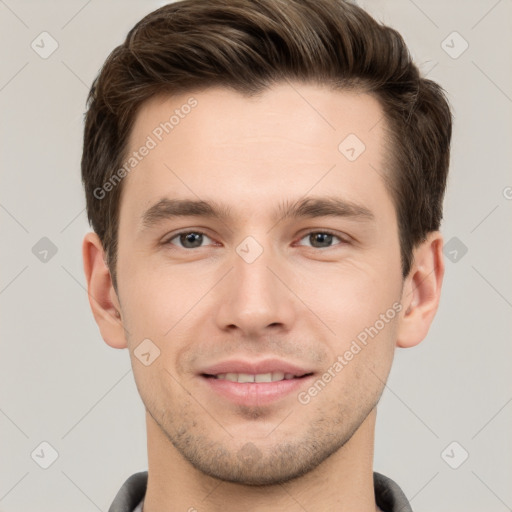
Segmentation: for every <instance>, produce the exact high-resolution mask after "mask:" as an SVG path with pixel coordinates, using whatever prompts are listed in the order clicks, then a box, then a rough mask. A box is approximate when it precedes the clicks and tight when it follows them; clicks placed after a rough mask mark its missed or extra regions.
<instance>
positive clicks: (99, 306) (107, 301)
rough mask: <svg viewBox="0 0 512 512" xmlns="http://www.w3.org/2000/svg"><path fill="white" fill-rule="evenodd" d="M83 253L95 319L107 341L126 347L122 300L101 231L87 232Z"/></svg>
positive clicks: (88, 290) (115, 346) (109, 343)
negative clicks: (118, 294)
mask: <svg viewBox="0 0 512 512" xmlns="http://www.w3.org/2000/svg"><path fill="white" fill-rule="evenodd" d="M82 257H83V263H84V272H85V278H86V281H87V293H88V296H89V304H90V306H91V310H92V313H93V315H94V319H95V320H96V323H97V324H98V327H99V329H100V332H101V336H102V338H103V340H104V341H105V343H107V344H108V345H110V346H111V347H113V348H126V347H127V342H126V338H125V333H124V328H123V323H122V320H121V315H120V304H119V300H118V298H117V294H116V292H115V290H114V286H113V284H112V278H111V276H110V271H109V269H108V266H107V265H106V263H105V252H104V250H103V246H102V244H101V241H100V239H99V237H98V235H97V234H96V233H94V232H90V233H87V234H86V235H85V237H84V240H83V244H82Z"/></svg>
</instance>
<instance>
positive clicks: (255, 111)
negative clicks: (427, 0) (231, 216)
mask: <svg viewBox="0 0 512 512" xmlns="http://www.w3.org/2000/svg"><path fill="white" fill-rule="evenodd" d="M384 125H385V122H384V116H383V111H382V109H381V106H380V104H379V102H378V101H377V100H376V99H375V98H374V97H373V96H371V95H368V94H365V93H360V92H354V91H340V90H337V91H335V90H332V89H330V88H327V87H319V86H316V85H315V86H313V85H305V84H297V83H282V84H279V85H275V86H273V87H271V88H269V89H266V90H264V91H262V92H261V93H260V94H258V95H256V96H253V97H248V96H245V95H242V94H240V93H238V92H235V91H233V90H231V89H227V88H220V87H216V88H209V89H204V90H200V91H191V92H189V93H181V94H178V95H173V96H163V95H161V96H156V97H153V98H151V99H150V100H148V101H147V102H146V103H144V104H143V105H142V107H141V108H140V109H139V112H138V115H137V117H136V120H135V123H134V125H133V128H132V132H131V135H130V140H129V151H128V154H127V158H129V157H130V155H133V154H134V152H135V153H138V156H137V158H138V161H137V162H136V166H135V167H134V168H133V169H132V170H130V172H128V173H127V176H126V178H124V183H123V196H124V198H125V199H126V198H127V197H129V201H122V204H121V209H123V208H124V205H123V202H124V203H129V209H130V210H131V211H132V212H133V211H135V210H136V211H137V212H138V213H139V216H140V213H141V212H142V211H144V210H145V209H146V208H147V206H148V205H149V204H150V203H154V202H156V201H157V200H159V199H161V198H162V197H164V196H172V197H178V198H180V197H183V198H190V197H194V196H196V197H195V198H196V199H197V198H201V199H202V198H204V196H205V195H212V194H213V195H216V197H222V198H224V199H225V202H226V203H228V202H231V203H232V202H233V200H236V203H237V204H236V205H235V206H236V207H237V208H239V209H240V210H241V209H243V208H244V207H245V206H246V207H249V202H252V203H254V204H258V203H259V204H263V203H262V201H265V202H267V201H269V200H270V198H271V195H272V194H274V195H275V196H276V197H277V196H279V197H280V198H281V199H283V197H285V195H286V196H288V195H289V196H290V197H291V198H292V199H297V198H298V197H299V196H302V195H304V194H307V193H308V190H311V191H312V192H314V193H315V194H319V193H322V192H324V193H325V192H332V191H333V190H336V189H339V190H340V191H343V192H344V193H345V194H346V195H348V196H349V197H347V199H348V200H349V201H354V202H360V200H361V199H362V197H361V196H366V199H367V200H368V199H369V194H371V193H372V192H373V193H376V192H379V193H382V192H383V190H384V183H383V181H382V177H381V172H382V170H383V161H384V152H385V147H386V143H385V135H384ZM145 147H147V148H150V149H149V150H144V151H141V150H143V149H144V148H145ZM142 152H143V153H144V156H142V157H141V156H140V153H142ZM132 158H135V157H133V156H132ZM365 189H366V193H364V191H365ZM247 201H249V202H247Z"/></svg>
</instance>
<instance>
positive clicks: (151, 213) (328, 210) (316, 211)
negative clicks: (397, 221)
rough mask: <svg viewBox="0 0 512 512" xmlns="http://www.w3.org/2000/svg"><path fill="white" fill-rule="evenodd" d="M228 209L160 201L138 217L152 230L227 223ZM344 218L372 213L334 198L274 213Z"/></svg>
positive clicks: (187, 201)
mask: <svg viewBox="0 0 512 512" xmlns="http://www.w3.org/2000/svg"><path fill="white" fill-rule="evenodd" d="M230 215H231V207H229V206H227V205H224V204H221V203H218V202H215V201H210V202H207V201H202V200H192V199H170V198H163V199H160V200H159V201H158V202H157V203H155V204H154V205H153V206H151V207H150V208H148V209H147V210H146V211H145V212H144V213H143V214H142V217H141V220H142V226H143V227H144V228H147V229H149V228H152V227H154V226H155V225H157V224H158V223H159V222H161V221H163V220H168V219H172V218H176V217H203V218H209V219H218V220H221V221H223V222H224V221H227V220H228V219H229V218H230ZM315 217H345V218H347V217H348V218H352V219H355V220H365V221H371V220H374V219H375V216H374V214H373V213H372V211H371V210H369V209H368V208H366V207H365V206H362V205H359V204H356V203H354V202H352V201H347V200H344V199H341V198H337V197H308V198H306V199H302V200H297V201H294V202H290V200H287V201H285V202H283V203H280V204H279V205H278V207H277V208H276V209H275V210H274V212H273V220H275V221H276V222H277V221H280V220H283V219H288V218H297V219H298V218H315Z"/></svg>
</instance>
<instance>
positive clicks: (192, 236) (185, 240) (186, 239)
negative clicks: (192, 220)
mask: <svg viewBox="0 0 512 512" xmlns="http://www.w3.org/2000/svg"><path fill="white" fill-rule="evenodd" d="M201 237H202V235H201V234H199V233H186V234H184V235H181V243H182V244H183V245H184V246H185V247H189V245H187V244H189V243H190V244H192V245H194V242H197V241H199V245H201ZM195 246H197V243H196V244H195V245H194V247H195Z"/></svg>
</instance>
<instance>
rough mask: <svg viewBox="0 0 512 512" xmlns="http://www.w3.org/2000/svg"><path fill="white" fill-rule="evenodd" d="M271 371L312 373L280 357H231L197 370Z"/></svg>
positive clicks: (206, 372) (208, 373)
mask: <svg viewBox="0 0 512 512" xmlns="http://www.w3.org/2000/svg"><path fill="white" fill-rule="evenodd" d="M272 372H283V373H293V375H297V376H299V375H305V374H307V373H313V370H311V369H308V368H303V367H300V366H298V365H295V364H292V363H289V362H287V361H283V360H282V359H264V360H262V361H243V360H241V359H236V360H235V359H233V360H230V361H222V362H220V363H217V364H214V365H213V366H209V367H208V368H204V369H203V370H200V371H199V373H200V374H201V375H218V374H219V373H249V374H252V375H256V374H257V373H272Z"/></svg>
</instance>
